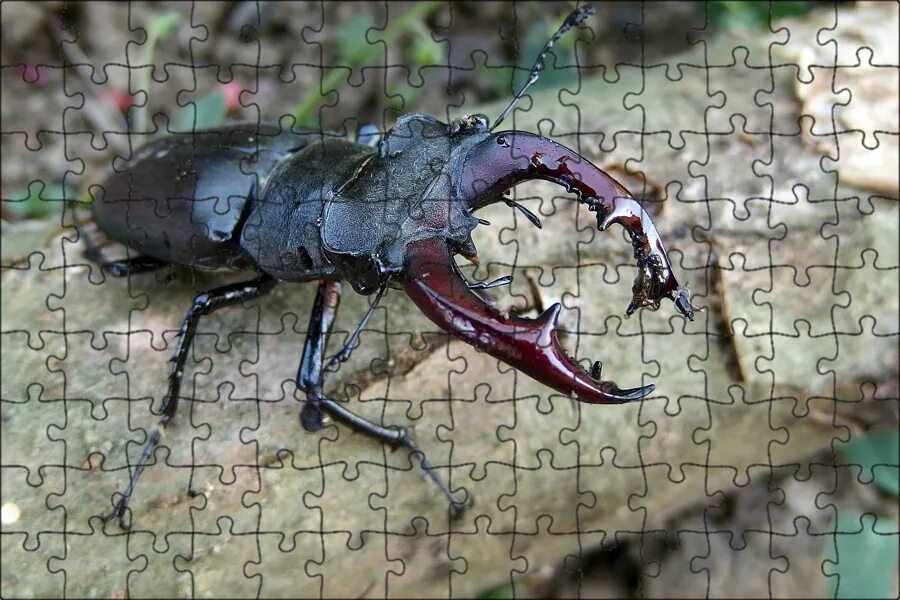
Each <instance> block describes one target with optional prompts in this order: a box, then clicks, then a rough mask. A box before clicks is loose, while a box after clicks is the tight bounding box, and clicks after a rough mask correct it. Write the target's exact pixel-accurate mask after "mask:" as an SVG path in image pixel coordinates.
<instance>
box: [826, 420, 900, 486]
mask: <svg viewBox="0 0 900 600" xmlns="http://www.w3.org/2000/svg"><path fill="white" fill-rule="evenodd" d="M840 454H841V458H842V459H843V460H844V461H846V463H847V464H851V465H859V466H860V467H861V468H862V473H861V474H860V480H862V481H864V483H869V482H870V481H871V482H873V483H874V484H875V486H876V487H878V488H879V489H881V490H882V491H884V492H887V493H889V494H893V495H894V496H900V465H898V460H900V459H898V456H900V432H897V431H879V432H876V433H872V434H870V435H868V436H866V437H864V438H858V439H854V440H852V441H851V442H850V443H849V444H847V445H846V446H844V447H843V448H842V449H841V451H840Z"/></svg>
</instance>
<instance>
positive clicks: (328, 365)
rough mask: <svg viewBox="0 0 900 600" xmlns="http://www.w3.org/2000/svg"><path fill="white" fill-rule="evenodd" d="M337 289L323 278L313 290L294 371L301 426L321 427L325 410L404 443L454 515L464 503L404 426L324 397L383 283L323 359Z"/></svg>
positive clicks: (379, 436)
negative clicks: (363, 414) (345, 337)
mask: <svg viewBox="0 0 900 600" xmlns="http://www.w3.org/2000/svg"><path fill="white" fill-rule="evenodd" d="M340 290H341V287H340V283H338V282H333V281H323V282H322V283H321V284H319V290H318V292H317V293H316V300H315V303H314V304H313V310H312V314H311V316H310V322H309V332H308V334H307V337H306V342H305V343H304V345H303V357H302V358H301V360H300V368H299V370H298V372H297V386H298V387H299V388H300V389H301V390H302V391H303V392H304V393H305V394H306V400H307V401H306V404H305V405H304V406H303V410H302V411H301V412H300V423H301V425H303V428H304V429H306V430H307V431H310V432H312V431H317V430H319V429H321V428H322V427H324V423H323V422H322V413H323V412H325V413H327V414H329V415H330V416H331V417H333V418H334V419H336V420H338V421H340V422H342V423H344V424H345V425H349V426H350V427H352V428H353V429H355V430H357V431H359V432H362V433H365V434H366V435H370V436H372V437H374V438H376V439H379V440H381V441H383V442H387V443H388V444H390V445H392V446H405V447H406V448H407V449H409V451H410V452H411V453H412V454H413V455H415V456H416V457H417V458H418V459H419V464H420V465H421V467H422V470H423V471H425V473H426V474H427V475H428V477H430V478H431V480H432V481H434V483H435V484H436V485H437V486H438V487H439V488H440V490H441V492H443V494H444V495H445V496H447V498H448V499H449V500H450V504H451V506H452V508H453V512H454V515H458V514H459V513H460V512H462V510H463V509H464V508H465V503H464V502H461V501H460V500H459V499H457V497H456V496H455V495H454V494H453V492H451V491H450V488H449V487H448V486H447V484H446V483H445V482H444V480H443V479H441V477H440V476H439V475H438V474H437V473H436V472H435V470H434V467H433V466H432V464H431V462H430V461H429V460H428V458H427V457H426V456H425V453H424V452H422V451H421V450H420V449H419V447H418V445H417V444H416V442H415V440H414V439H413V438H412V436H411V435H410V433H409V430H408V429H407V428H405V427H398V426H394V425H389V426H386V427H385V426H381V425H378V424H377V423H373V422H371V421H369V420H367V419H365V418H363V417H361V416H359V415H357V414H356V413H353V412H351V411H349V410H347V409H346V408H344V407H343V406H342V405H341V404H338V403H337V402H335V401H334V400H330V399H328V398H326V397H325V396H324V395H323V394H322V389H323V386H324V383H325V376H326V374H328V373H331V372H333V371H334V370H335V367H336V366H337V365H339V364H340V363H342V362H345V361H346V360H347V359H348V358H350V354H351V353H352V352H353V349H354V348H355V347H356V343H357V341H358V340H359V335H360V333H361V332H362V330H363V329H364V328H365V326H366V324H367V323H368V322H369V319H370V318H371V316H372V313H373V312H374V311H375V307H377V306H378V301H379V300H380V299H381V296H382V295H383V294H384V291H385V290H386V286H382V288H381V289H380V290H379V291H378V294H377V296H376V297H375V298H374V299H373V301H372V304H371V305H370V307H369V310H368V311H366V314H365V316H364V317H363V318H362V320H361V321H360V323H359V325H358V326H357V327H356V329H355V330H354V332H353V333H352V334H351V335H350V337H349V338H348V340H347V343H346V344H344V347H343V348H342V349H341V350H340V351H339V352H338V353H337V354H335V355H334V356H332V357H331V358H329V359H328V360H326V359H325V347H326V345H327V342H328V340H327V338H328V334H329V333H330V331H331V325H332V324H333V322H334V318H335V316H336V315H337V308H338V305H339V304H340Z"/></svg>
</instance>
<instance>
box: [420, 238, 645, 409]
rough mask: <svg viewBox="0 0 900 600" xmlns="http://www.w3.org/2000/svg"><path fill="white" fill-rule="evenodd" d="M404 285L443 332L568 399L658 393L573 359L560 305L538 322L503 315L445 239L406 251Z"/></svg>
mask: <svg viewBox="0 0 900 600" xmlns="http://www.w3.org/2000/svg"><path fill="white" fill-rule="evenodd" d="M402 283H403V287H404V289H405V291H406V293H407V295H409V297H410V299H412V301H413V302H415V303H416V305H417V306H418V307H419V308H420V309H421V310H422V312H423V313H425V315H427V316H428V318H430V319H431V320H432V321H434V322H435V323H437V324H438V325H439V326H440V327H441V328H443V329H444V330H446V331H448V332H449V333H451V334H453V335H455V336H456V337H458V338H460V339H462V340H463V341H465V342H468V343H469V344H471V345H473V346H475V347H476V348H478V349H479V350H481V351H483V352H486V353H488V354H490V355H491V356H494V357H496V358H499V359H500V360H502V361H504V362H506V363H507V364H510V365H512V366H513V367H515V368H516V369H518V370H520V371H522V372H523V373H525V374H526V375H528V376H530V377H532V378H534V379H536V380H537V381H540V382H541V383H543V384H545V385H547V386H549V387H551V388H553V389H555V390H556V391H558V392H560V393H563V394H566V395H567V396H573V397H575V398H577V399H578V400H581V401H583V402H591V403H599V404H618V403H622V402H629V401H631V400H637V399H640V398H643V397H644V396H646V395H647V394H649V393H651V392H652V391H653V389H654V388H653V386H646V387H643V388H634V389H625V390H623V389H620V388H619V387H618V386H617V385H616V384H615V383H613V382H611V381H601V380H600V379H599V368H596V369H592V373H588V372H587V371H585V370H584V369H583V368H582V366H581V365H580V364H578V363H577V362H576V361H575V360H573V359H572V358H570V357H569V356H568V354H567V353H566V351H565V350H564V349H563V347H562V346H561V345H560V343H559V336H558V331H557V328H558V321H559V313H560V311H561V310H562V306H561V305H560V304H559V303H556V304H554V305H553V306H550V307H549V308H548V309H547V310H545V311H544V312H543V313H542V314H541V315H540V316H539V317H537V318H536V319H526V318H522V317H517V316H514V315H510V314H507V313H504V312H501V311H500V310H498V309H497V308H495V307H493V306H492V305H490V304H488V303H486V302H485V301H484V300H483V299H481V298H480V297H478V296H476V295H475V294H473V293H472V292H471V291H470V289H469V286H468V285H467V283H466V281H465V279H463V277H462V275H461V274H460V273H459V271H458V269H457V267H456V263H455V262H454V261H453V257H452V256H451V253H450V249H449V248H448V247H447V244H446V243H445V242H444V241H442V240H439V239H436V238H430V239H425V240H420V241H417V242H413V243H411V244H410V245H409V246H408V247H407V254H406V274H405V277H404V279H403V280H402ZM594 374H596V375H597V376H598V377H594V376H593V375H594Z"/></svg>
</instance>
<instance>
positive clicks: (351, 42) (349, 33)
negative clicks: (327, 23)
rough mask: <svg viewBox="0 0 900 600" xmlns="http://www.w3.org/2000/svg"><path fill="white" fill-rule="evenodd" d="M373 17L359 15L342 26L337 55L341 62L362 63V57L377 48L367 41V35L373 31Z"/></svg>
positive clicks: (338, 34)
mask: <svg viewBox="0 0 900 600" xmlns="http://www.w3.org/2000/svg"><path fill="white" fill-rule="evenodd" d="M372 25H373V23H372V17H371V16H370V15H368V14H359V15H356V16H355V17H353V18H352V19H350V20H349V21H347V22H346V23H344V24H343V25H341V27H340V28H339V29H338V32H337V42H338V47H337V55H338V58H339V59H340V60H341V61H349V60H350V59H351V58H352V59H355V62H362V60H361V59H362V57H364V56H365V55H368V54H369V53H371V52H372V51H373V50H375V48H376V47H377V46H374V45H372V44H370V43H369V42H368V41H366V33H367V32H368V31H369V29H371V27H372Z"/></svg>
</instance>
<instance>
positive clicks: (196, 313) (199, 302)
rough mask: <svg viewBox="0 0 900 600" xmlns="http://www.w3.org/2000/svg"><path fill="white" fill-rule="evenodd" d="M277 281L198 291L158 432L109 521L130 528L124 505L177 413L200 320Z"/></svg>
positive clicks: (184, 325)
mask: <svg viewBox="0 0 900 600" xmlns="http://www.w3.org/2000/svg"><path fill="white" fill-rule="evenodd" d="M275 283H276V281H275V280H274V279H272V277H270V276H269V275H262V276H260V277H258V278H257V279H254V280H252V281H245V282H241V283H233V284H231V285H226V286H222V287H219V288H216V289H214V290H211V291H209V292H204V293H202V294H199V295H198V296H196V297H195V298H194V302H193V304H192V305H191V308H190V309H189V310H188V312H187V314H186V315H185V317H184V322H183V323H182V324H181V330H180V331H179V332H178V345H177V346H176V348H175V355H174V356H173V357H172V359H171V360H172V363H173V364H172V372H171V373H170V374H169V389H168V392H167V393H166V396H165V398H163V406H162V417H161V418H160V420H159V425H158V426H157V428H156V431H154V432H153V434H152V435H151V436H150V439H148V440H147V443H146V445H145V446H144V449H143V451H142V452H141V457H140V459H138V462H137V465H135V467H134V473H133V474H132V475H131V481H130V482H129V483H128V487H127V488H126V489H125V491H124V492H123V493H122V497H121V498H119V501H118V502H117V503H116V507H115V509H114V510H113V512H112V514H111V515H110V516H109V517H108V520H113V519H118V520H119V524H120V525H121V526H122V527H123V528H124V529H127V528H128V527H127V525H126V524H125V521H124V512H125V507H127V506H128V500H129V499H130V498H131V494H132V493H133V492H134V487H135V485H137V481H138V478H139V477H140V476H141V473H143V471H144V467H146V465H147V461H148V460H149V459H150V455H151V454H153V450H154V448H156V445H157V444H158V443H159V438H160V436H161V435H162V430H163V428H164V427H165V426H166V425H168V423H169V422H170V421H171V420H172V418H173V417H174V416H175V411H176V409H177V408H178V393H179V391H180V389H181V378H182V375H183V373H184V363H185V362H186V361H187V355H188V352H189V350H190V347H191V342H192V341H193V340H194V334H195V333H196V331H197V323H198V322H199V320H200V317H201V316H203V315H208V314H210V313H213V312H215V311H216V310H218V309H220V308H225V307H226V306H232V305H234V304H238V303H239V302H243V301H245V300H250V299H252V298H256V297H258V296H262V295H263V294H265V293H266V292H268V291H270V290H271V289H272V288H273V287H274V286H275Z"/></svg>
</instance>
